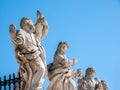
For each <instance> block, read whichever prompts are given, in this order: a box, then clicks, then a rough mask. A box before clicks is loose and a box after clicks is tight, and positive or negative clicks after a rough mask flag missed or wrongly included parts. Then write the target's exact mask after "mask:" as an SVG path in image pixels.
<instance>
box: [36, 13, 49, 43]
mask: <svg viewBox="0 0 120 90" xmlns="http://www.w3.org/2000/svg"><path fill="white" fill-rule="evenodd" d="M35 28H36V29H35V32H34V35H35V38H36V40H37V41H38V42H39V41H41V40H42V39H43V38H44V37H45V36H46V35H47V32H48V24H47V21H46V20H45V19H44V17H43V16H42V14H41V13H40V12H39V11H37V22H36V25H35Z"/></svg>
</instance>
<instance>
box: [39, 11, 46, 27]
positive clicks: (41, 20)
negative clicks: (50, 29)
mask: <svg viewBox="0 0 120 90" xmlns="http://www.w3.org/2000/svg"><path fill="white" fill-rule="evenodd" d="M37 23H41V24H43V25H46V23H47V22H46V20H45V18H44V17H43V15H42V14H41V13H40V11H37Z"/></svg>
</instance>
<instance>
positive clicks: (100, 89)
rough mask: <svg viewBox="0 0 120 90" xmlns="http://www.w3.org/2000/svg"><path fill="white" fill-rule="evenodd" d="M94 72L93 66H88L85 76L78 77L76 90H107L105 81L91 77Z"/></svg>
mask: <svg viewBox="0 0 120 90" xmlns="http://www.w3.org/2000/svg"><path fill="white" fill-rule="evenodd" d="M95 74H96V70H95V69H94V68H93V67H88V68H87V69H86V74H85V77H84V76H82V78H80V79H78V90H108V87H107V84H106V83H105V81H103V80H100V79H99V78H93V77H94V75H95ZM95 81H96V82H95Z"/></svg>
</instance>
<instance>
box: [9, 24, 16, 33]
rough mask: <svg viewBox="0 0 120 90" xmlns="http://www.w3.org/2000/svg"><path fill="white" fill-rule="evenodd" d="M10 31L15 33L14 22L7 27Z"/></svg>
mask: <svg viewBox="0 0 120 90" xmlns="http://www.w3.org/2000/svg"><path fill="white" fill-rule="evenodd" d="M9 30H10V33H15V32H16V27H15V25H14V24H11V25H10V27H9Z"/></svg>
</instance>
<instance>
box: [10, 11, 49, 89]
mask: <svg viewBox="0 0 120 90" xmlns="http://www.w3.org/2000/svg"><path fill="white" fill-rule="evenodd" d="M20 26H21V29H20V30H16V28H15V25H13V24H11V25H10V35H11V39H12V42H13V44H14V49H15V56H16V59H17V61H18V63H19V65H20V68H19V72H20V75H21V77H22V78H23V82H22V84H21V86H22V88H21V90H40V88H41V87H42V84H43V81H44V78H45V76H46V75H47V67H46V54H45V51H44V48H43V47H42V46H41V45H39V43H40V41H41V40H42V39H43V38H44V37H45V36H46V34H47V32H48V24H47V21H46V20H45V19H44V17H43V16H42V14H41V13H40V12H39V11H37V21H36V24H35V25H34V23H33V22H32V20H31V19H30V18H22V19H21V22H20Z"/></svg>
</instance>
